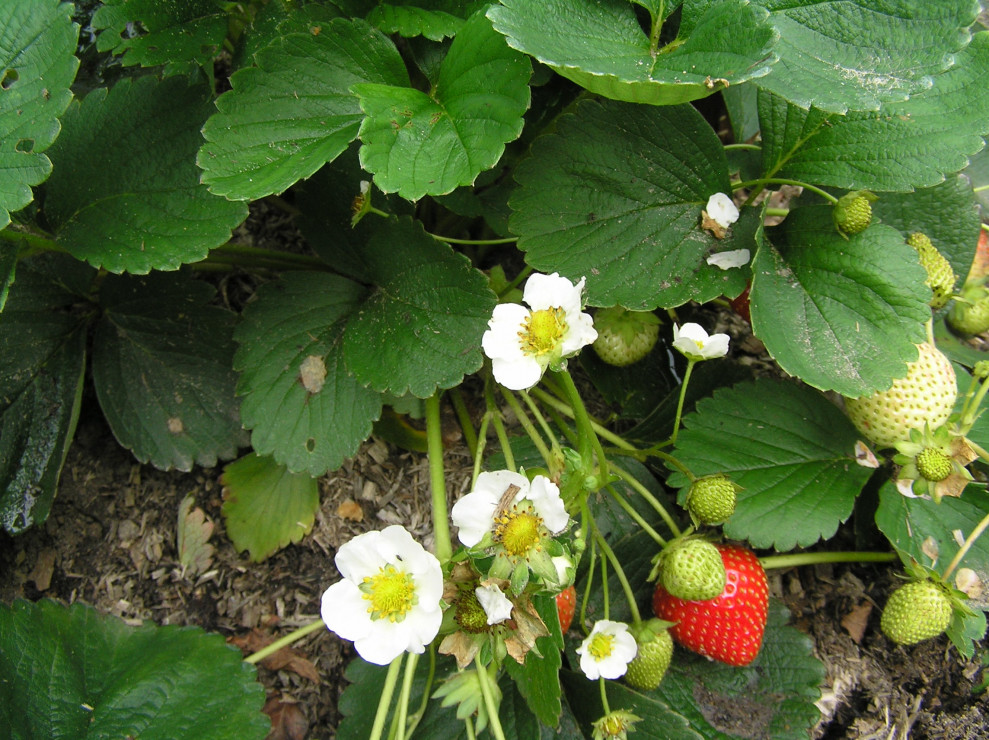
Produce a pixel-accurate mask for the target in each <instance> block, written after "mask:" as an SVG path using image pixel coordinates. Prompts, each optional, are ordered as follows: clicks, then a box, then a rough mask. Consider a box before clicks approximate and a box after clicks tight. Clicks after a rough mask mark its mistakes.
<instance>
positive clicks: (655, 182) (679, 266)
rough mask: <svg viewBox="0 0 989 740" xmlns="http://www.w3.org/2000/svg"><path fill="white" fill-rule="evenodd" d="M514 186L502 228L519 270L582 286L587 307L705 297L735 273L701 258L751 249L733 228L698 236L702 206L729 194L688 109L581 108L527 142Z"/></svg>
mask: <svg viewBox="0 0 989 740" xmlns="http://www.w3.org/2000/svg"><path fill="white" fill-rule="evenodd" d="M515 177H516V180H517V181H518V182H519V187H518V189H517V190H516V191H515V193H514V195H513V196H512V199H511V201H510V205H511V207H512V209H513V211H514V213H513V214H512V217H511V220H510V222H509V225H510V227H511V229H512V231H513V232H515V233H516V234H518V235H519V247H520V248H521V249H523V250H525V252H526V261H527V262H528V263H529V264H530V265H532V266H533V267H535V268H536V269H538V270H542V271H543V272H554V271H555V272H559V273H561V274H563V275H566V276H569V277H571V278H573V279H577V278H580V277H582V276H586V278H587V300H588V303H589V304H590V305H594V306H612V305H616V304H619V305H622V306H625V307H626V308H631V309H635V310H640V311H641V310H651V309H654V308H656V307H657V306H663V307H665V308H669V307H673V306H678V305H680V304H682V303H685V302H687V301H689V300H696V301H699V302H703V301H707V300H710V299H712V298H716V297H717V296H719V295H721V294H722V293H723V292H728V291H731V290H733V287H734V286H735V283H734V281H735V280H738V279H740V278H739V276H737V275H736V276H733V275H732V273H740V272H741V271H740V270H728V271H724V270H721V269H719V268H717V267H714V266H712V265H708V264H706V262H705V260H706V258H707V257H708V256H709V255H710V254H711V253H712V252H714V251H724V250H730V249H740V248H748V247H751V246H752V245H753V242H752V237H751V235H750V231H751V230H750V229H746V228H745V227H744V225H743V224H742V223H741V222H740V223H738V224H735V226H733V227H732V230H731V232H730V233H729V235H728V237H727V238H725V239H723V240H720V241H719V240H718V239H715V238H714V237H713V236H712V235H711V234H710V233H708V232H707V231H705V230H703V229H702V228H701V211H702V210H703V209H704V207H705V206H706V205H707V201H708V198H709V197H710V196H711V195H713V194H714V193H719V192H720V193H730V192H731V186H730V184H729V180H728V162H727V160H726V159H725V154H724V148H723V147H722V146H721V143H720V142H719V141H718V137H717V136H716V135H715V133H714V131H713V130H712V129H711V127H710V126H709V125H708V124H707V123H706V122H705V121H704V118H703V117H702V116H701V114H700V113H698V112H697V111H696V110H694V109H693V108H692V107H691V106H687V105H683V106H676V107H662V108H648V107H645V106H634V105H629V104H627V103H616V102H613V101H602V102H597V101H585V102H582V103H580V104H579V105H578V106H577V107H576V109H575V113H572V114H567V115H564V116H561V117H560V118H559V119H558V121H557V124H556V130H555V131H554V132H553V133H551V134H547V135H544V136H541V137H540V138H538V139H537V140H536V141H535V143H534V144H533V147H532V156H531V157H529V158H528V159H526V160H525V161H523V162H522V163H521V164H520V165H519V167H518V170H517V172H516V175H515ZM561 194H565V197H561ZM745 210H746V214H745V215H748V214H749V213H750V212H751V214H752V215H748V217H749V218H753V219H754V218H756V216H755V214H756V213H757V212H758V209H754V208H753V209H745ZM752 223H753V224H754V223H755V221H753V222H752ZM743 232H744V233H743ZM746 235H748V236H746ZM743 282H744V281H743ZM737 287H738V291H739V292H741V289H742V287H744V285H738V286H737Z"/></svg>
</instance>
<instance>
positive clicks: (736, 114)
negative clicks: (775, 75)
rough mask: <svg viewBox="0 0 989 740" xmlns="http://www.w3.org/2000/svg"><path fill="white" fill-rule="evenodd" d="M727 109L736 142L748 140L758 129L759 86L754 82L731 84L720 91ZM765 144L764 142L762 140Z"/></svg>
mask: <svg viewBox="0 0 989 740" xmlns="http://www.w3.org/2000/svg"><path fill="white" fill-rule="evenodd" d="M721 97H722V98H724V100H725V107H726V108H727V109H728V120H729V121H731V130H732V134H733V136H734V139H735V141H736V142H738V143H742V142H745V141H749V140H750V139H752V137H754V136H755V135H756V134H757V133H759V130H760V123H759V88H758V87H756V86H755V85H754V84H748V85H732V86H731V87H726V88H725V89H724V90H722V91H721ZM763 146H765V142H763Z"/></svg>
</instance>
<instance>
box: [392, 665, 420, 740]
mask: <svg viewBox="0 0 989 740" xmlns="http://www.w3.org/2000/svg"><path fill="white" fill-rule="evenodd" d="M418 662H419V656H418V655H416V654H415V653H409V659H408V661H406V663H405V675H404V676H403V677H402V690H401V692H400V693H399V695H398V706H397V707H396V708H395V714H393V715H392V719H391V729H390V730H389V732H388V737H389V738H395V740H405V738H406V737H407V736H408V735H409V734H411V733H409V732H408V717H409V698H410V697H411V695H412V680H413V679H414V678H415V675H416V664H417V663H418Z"/></svg>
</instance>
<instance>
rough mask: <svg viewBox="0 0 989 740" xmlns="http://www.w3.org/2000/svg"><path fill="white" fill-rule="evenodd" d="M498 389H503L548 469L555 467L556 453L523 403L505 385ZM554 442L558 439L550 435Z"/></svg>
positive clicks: (502, 393)
mask: <svg viewBox="0 0 989 740" xmlns="http://www.w3.org/2000/svg"><path fill="white" fill-rule="evenodd" d="M498 390H500V391H501V395H502V396H504V398H505V402H506V403H507V404H508V405H509V406H510V407H511V409H512V412H513V413H514V414H515V418H516V419H517V420H518V422H519V424H521V425H522V428H523V429H524V430H525V433H526V434H528V435H529V439H531V440H532V444H534V445H535V446H536V450H538V451H539V454H540V455H541V456H542V458H543V462H545V463H546V469H547V470H552V469H553V461H554V455H553V454H552V453H551V452H550V449H549V447H547V446H546V443H545V442H544V441H543V438H542V435H541V434H539V430H538V429H536V425H535V424H533V423H532V420H531V419H530V418H529V415H528V414H527V413H525V409H523V408H522V404H520V403H519V401H518V399H517V398H516V397H515V394H514V393H512V392H511V391H509V390H508V389H507V388H505V387H503V386H498ZM550 439H551V440H552V442H553V445H554V447H555V446H556V439H555V438H554V437H552V436H551V437H550Z"/></svg>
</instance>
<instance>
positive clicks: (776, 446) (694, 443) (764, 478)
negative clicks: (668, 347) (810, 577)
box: [668, 380, 872, 551]
mask: <svg viewBox="0 0 989 740" xmlns="http://www.w3.org/2000/svg"><path fill="white" fill-rule="evenodd" d="M857 439H858V432H857V431H856V430H855V428H854V427H853V426H852V424H851V422H850V421H848V419H846V418H845V416H844V414H842V412H841V411H840V410H839V409H838V407H837V406H835V405H834V404H833V403H831V402H830V401H828V400H827V399H826V398H825V397H824V396H822V395H821V394H820V393H817V392H816V391H814V390H812V389H810V388H807V387H806V386H803V385H798V384H796V383H792V382H782V381H774V380H756V381H754V382H750V383H740V384H738V385H735V386H733V387H731V388H724V389H721V390H718V391H715V393H714V395H713V396H712V397H710V398H705V399H703V400H701V401H699V402H698V404H697V408H696V410H695V411H694V413H692V414H690V415H688V416H687V417H686V418H684V429H683V430H682V431H681V433H680V435H679V437H678V438H677V442H676V457H677V459H678V460H680V461H681V462H682V463H683V464H684V465H686V466H687V467H688V468H689V469H690V471H691V472H692V473H693V474H694V475H695V476H698V477H700V476H704V475H710V474H713V473H725V474H726V475H728V476H729V477H730V478H731V479H732V480H733V481H734V482H735V483H737V484H738V485H740V486H741V487H742V489H743V490H741V491H739V492H738V503H737V505H736V509H735V513H734V515H733V516H732V517H731V519H729V520H728V522H727V523H726V524H725V525H724V531H725V535H727V536H728V537H729V538H732V539H739V540H748V541H749V542H751V543H752V545H753V546H754V547H760V548H768V547H774V548H775V549H777V550H780V551H785V550H792V549H793V548H794V547H796V546H800V547H807V546H808V545H812V544H814V543H815V542H817V541H818V540H819V539H828V538H830V537H831V536H833V535H834V533H835V532H836V531H837V529H838V525H839V524H841V523H842V522H843V521H845V520H846V519H847V518H848V517H849V515H851V513H852V509H853V507H854V505H855V498H856V496H857V495H858V493H859V491H861V489H862V486H864V485H865V482H866V481H867V480H868V479H869V476H870V474H871V472H872V471H871V470H869V469H867V468H864V467H860V466H858V465H856V464H855V442H856V440H857ZM668 484H669V485H671V486H674V487H677V488H680V489H681V491H680V501H681V503H682V502H683V501H684V500H685V499H686V494H687V490H688V489H689V481H688V480H687V478H686V476H684V475H683V473H680V472H675V473H674V474H673V475H672V476H671V477H670V479H669V481H668Z"/></svg>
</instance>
